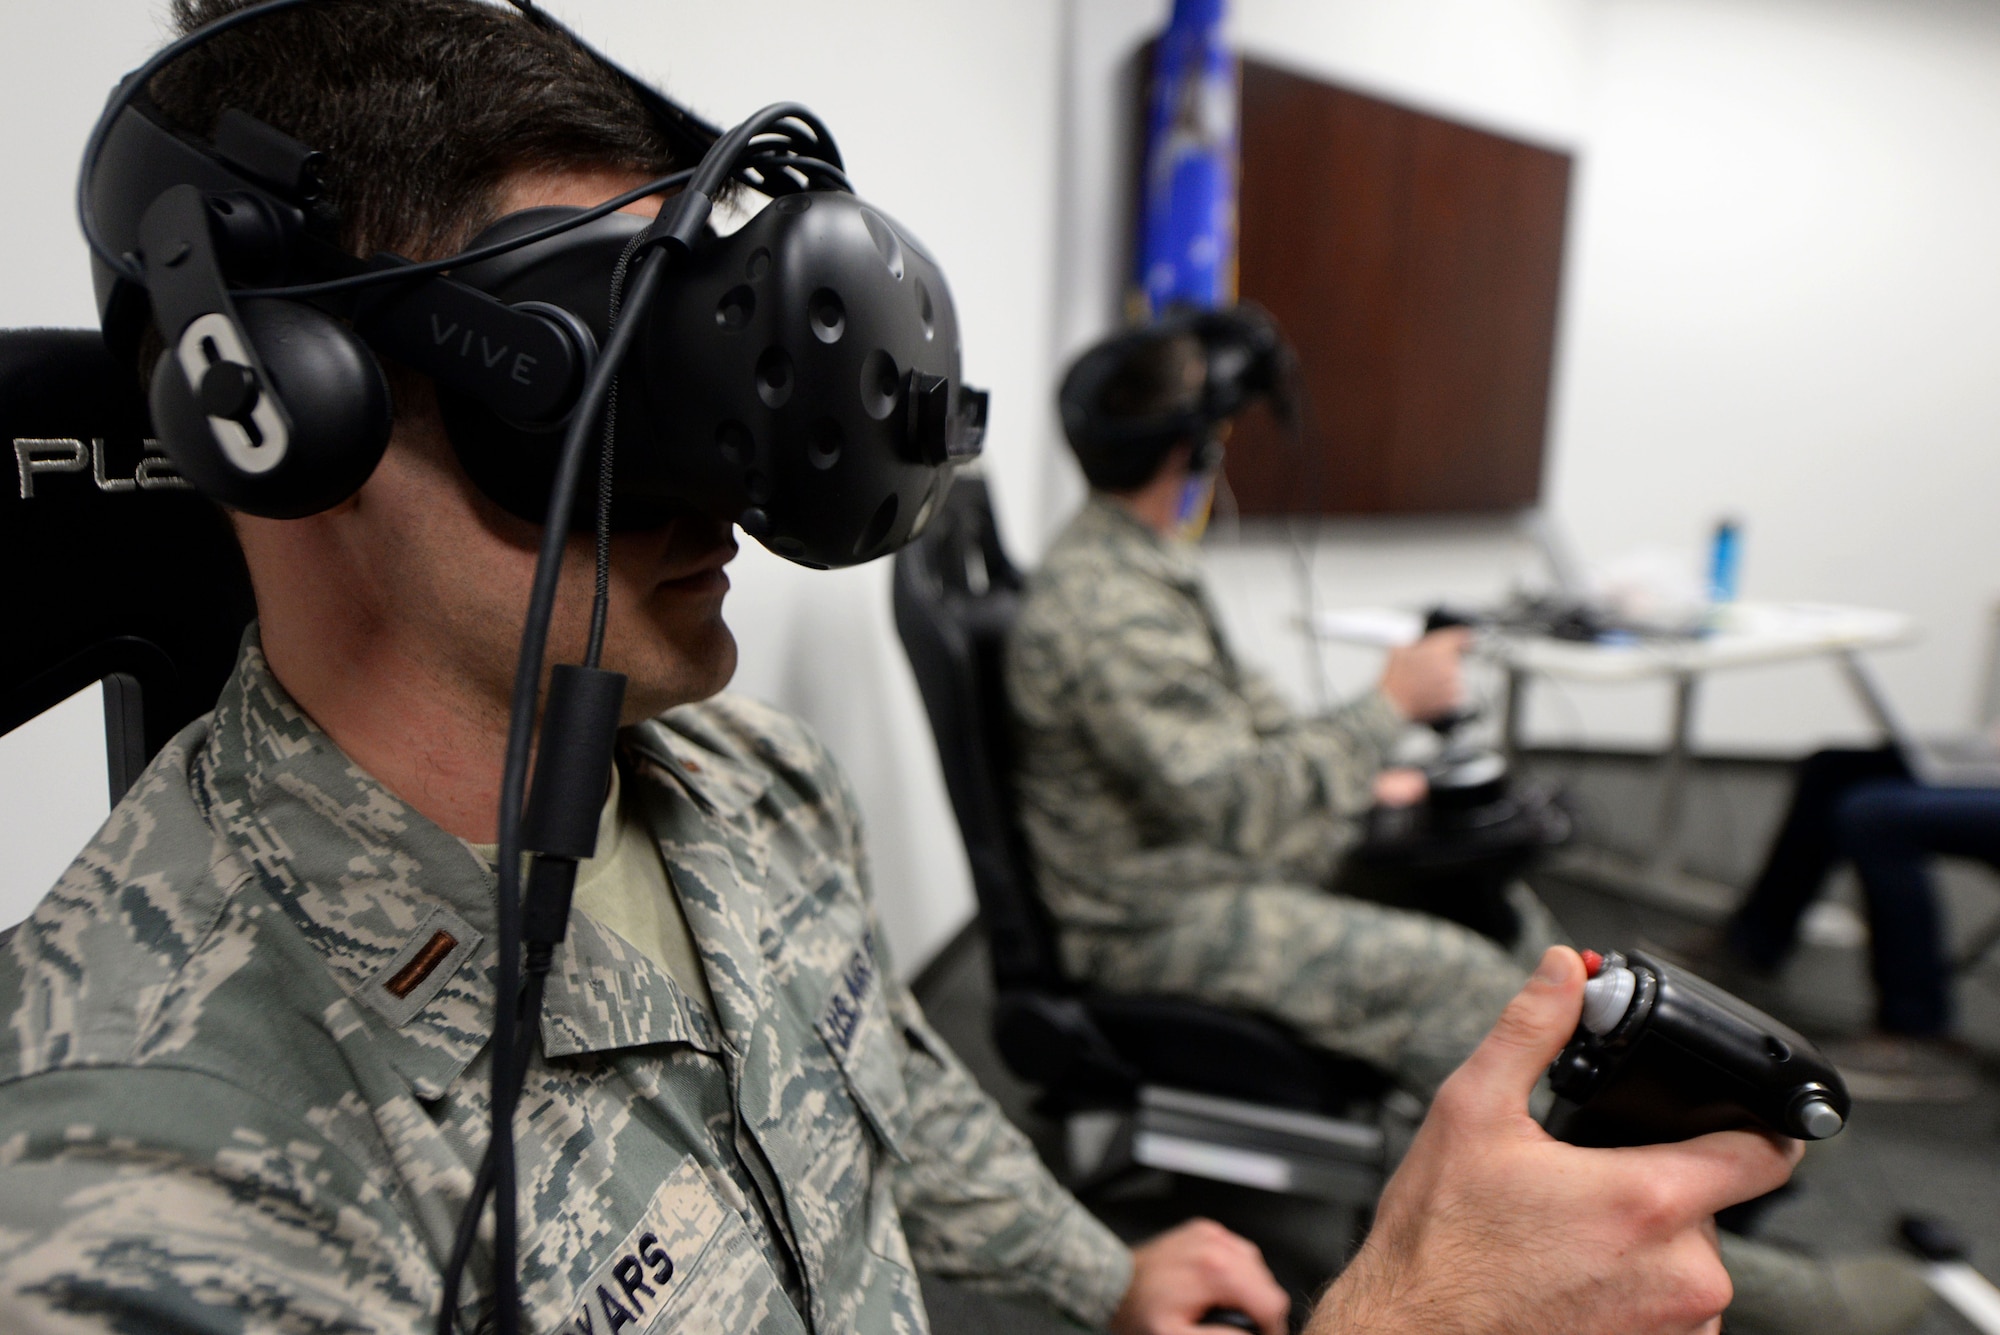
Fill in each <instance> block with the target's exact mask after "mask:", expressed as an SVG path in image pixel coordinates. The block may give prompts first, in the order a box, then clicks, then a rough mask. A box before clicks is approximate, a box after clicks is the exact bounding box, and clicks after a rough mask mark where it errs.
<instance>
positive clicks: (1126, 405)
mask: <svg viewBox="0 0 2000 1335" xmlns="http://www.w3.org/2000/svg"><path fill="white" fill-rule="evenodd" d="M1207 385H1208V354H1207V352H1206V351H1205V350H1204V349H1203V347H1202V345H1201V340H1200V339H1198V338H1196V337H1195V336H1194V335H1193V334H1176V335H1174V336H1172V337H1170V338H1161V339H1149V340H1144V341H1141V342H1139V343H1138V344H1137V345H1136V346H1135V347H1134V348H1133V349H1132V351H1131V355H1129V356H1128V357H1126V358H1125V359H1124V360H1123V361H1122V362H1121V363H1120V364H1119V366H1118V369H1117V370H1115V371H1113V372H1112V373H1111V375H1110V376H1109V377H1108V378H1107V379H1106V380H1105V382H1104V389H1103V391H1102V393H1101V395H1100V397H1099V398H1098V407H1099V410H1100V411H1102V412H1103V413H1104V414H1105V415H1106V416H1108V417H1120V418H1134V417H1163V416H1170V415H1174V414H1179V413H1187V412H1192V411H1194V410H1195V409H1196V408H1198V407H1200V406H1201V392H1202V390H1203V389H1204V388H1206V387H1207Z"/></svg>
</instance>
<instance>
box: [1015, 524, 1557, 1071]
mask: <svg viewBox="0 0 2000 1335" xmlns="http://www.w3.org/2000/svg"><path fill="white" fill-rule="evenodd" d="M1007 685H1008V691H1009V694H1010V696H1011V698H1012V701H1013V705H1014V711H1015V721H1016V737H1017V744H1018V758H1017V774H1016V781H1017V784H1018V792H1019V800H1020V804H1021V817H1022V821H1023V824H1024V825H1025V827H1026V830H1027V836H1028V843H1029V847H1030V849H1031V851H1032V853H1033V855H1034V859H1035V864H1036V868H1037V872H1038V874H1039V877H1040V882H1041V889H1042V894H1043V896H1044V898H1045V899H1046V901H1047V903H1048V906H1049V908H1050V910H1051V911H1052V913H1053V914H1054V916H1055V918H1056V920H1057V922H1058V924H1059V925H1060V927H1061V934H1062V942H1063V949H1064V953H1065V956H1066V958H1067V962H1068V965H1069V967H1070V968H1071V969H1072V970H1073V971H1074V972H1075V973H1076V974H1078V975H1079V976H1081V977H1084V978H1087V979H1089V980H1090V981H1092V982H1094V983H1096V984H1098V985H1100V986H1103V987H1106V988H1110V989H1113V990H1117V991H1126V992H1178V993H1184V994H1188V995H1193V996H1198V997H1202V998H1205V999H1208V1000H1211V1001H1215V1002H1218V1003H1221V1004H1225V1005H1236V1006H1242V1007H1245V1008H1248V1009H1253V1010H1258V1011H1262V1012H1265V1013H1267V1014H1270V1015H1272V1016H1275V1017H1276V1018H1278V1019H1281V1020H1283V1021H1285V1022H1286V1023H1288V1024H1290V1025H1292V1026H1293V1027H1295V1028H1296V1029H1298V1030H1299V1031H1300V1032H1301V1033H1303V1034H1305V1035H1306V1036H1307V1037H1309V1038H1311V1039H1313V1040H1314V1041H1315V1042H1318V1043H1321V1044H1323V1045H1325V1046H1326V1047H1328V1048H1330V1049H1333V1050H1335V1051H1337V1052H1341V1053H1344V1054H1346V1055H1349V1056H1353V1057H1359V1058H1362V1059H1365V1060H1367V1061H1371V1062H1374V1063H1376V1064H1377V1065H1379V1066H1382V1067H1384V1068H1386V1069H1388V1070H1390V1071H1392V1072H1394V1073H1395V1074H1396V1075H1397V1077H1398V1078H1399V1079H1400V1080H1402V1081H1403V1082H1404V1083H1406V1084H1408V1085H1409V1086H1410V1087H1412V1088H1413V1089H1415V1090H1417V1091H1419V1092H1422V1093H1425V1094H1428V1093H1429V1092H1430V1091H1432V1090H1434V1089H1435V1088H1436V1087H1437V1085H1438V1083H1439V1082H1440V1081H1442V1080H1443V1079H1444V1077H1445V1076H1446V1075H1448V1074H1449V1073H1450V1072H1451V1071H1452V1069H1453V1068H1454V1067H1456V1066H1457V1065H1458V1063H1459V1062H1461V1061H1463V1060H1464V1059H1465V1057H1466V1055H1467V1054H1468V1053H1470V1052H1471V1051H1472V1049H1473V1048H1474V1047H1475V1046H1476V1045H1477V1044H1478V1042H1479V1040H1480V1039H1481V1038H1482V1037H1483V1036H1484V1035H1485V1033H1486V1031H1487V1029H1488V1028H1490V1027H1491V1026H1492V1023H1493V1021H1494V1020H1495V1019H1496V1018H1497V1017H1498V1016H1499V1014H1500V1011H1501V1010H1502V1008H1504V1007H1505V1005H1506V1004H1507V1001H1508V999H1509V998H1511V997H1512V996H1513V995H1514V993H1515V992H1516V991H1518V990H1519V988H1520V986H1521V983H1522V982H1523V981H1524V980H1525V979H1526V977H1527V967H1526V966H1525V965H1524V963H1523V961H1526V962H1527V963H1528V964H1532V961H1533V960H1534V959H1535V958H1536V957H1538V956H1539V955H1540V953H1541V950H1542V949H1543V948H1544V947H1545V946H1546V945H1547V944H1548V943H1549V941H1550V939H1551V935H1552V930H1553V927H1552V924H1551V923H1550V920H1549V918H1548V915H1547V912H1546V911H1545V910H1544V909H1542V907H1541V906H1540V904H1539V903H1538V902H1535V901H1534V900H1533V897H1532V896H1531V895H1529V894H1528V893H1527V891H1526V890H1525V889H1524V888H1522V889H1517V890H1516V891H1515V892H1514V894H1515V900H1516V905H1515V906H1516V909H1517V912H1519V913H1520V915H1521V918H1522V922H1523V930H1522V932H1521V934H1520V940H1519V942H1518V943H1517V945H1516V947H1515V949H1514V952H1513V955H1512V957H1510V956H1509V954H1508V953H1507V952H1505V951H1503V950H1501V948H1500V947H1499V946H1497V945H1495V944H1494V943H1493V942H1492V941H1490V940H1488V939H1487V938H1486V937H1483V936H1480V935H1478V934H1477V933H1475V932H1472V931H1469V930H1467V929H1465V928H1463V927H1460V926H1458V925H1457V924H1455V923H1451V922H1447V921H1445V920H1444V919H1442V918H1437V917H1433V916H1431V915H1428V914H1422V913H1411V912H1405V911H1402V910H1398V909H1393V908H1386V907H1383V906H1380V905H1377V904H1373V903H1368V902H1364V901H1361V900H1356V899H1352V898H1348V897H1345V896H1340V895H1336V894H1331V893H1329V892H1328V891H1327V890H1325V889H1324V888H1323V887H1325V886H1327V885H1329V884H1331V883H1332V882H1333V880H1334V876H1335V872H1336V870H1337V868H1338V866H1339V863H1340V860H1341V856H1342V854H1343V853H1344V852H1345V851H1346V850H1347V848H1348V847H1349V846H1351V845H1352V843H1353V842H1354V839H1355V837H1356V835H1357V833H1358V824H1357V819H1356V818H1357V817H1358V816H1359V815H1360V814H1361V813H1362V812H1363V811H1365V810H1366V809H1367V807H1368V805H1369V803H1370V802H1371V800H1372V798H1371V794H1370V785H1371V783H1372V781H1373V779H1374V777H1375V775H1376V773H1377V772H1378V771H1380V770H1381V769H1382V768H1383V766H1384V764H1385V759H1386V753H1387V749H1388V747H1389V745H1390V744H1391V742H1392V741H1393V740H1394V739H1395V737H1396V734H1397V732H1398V731H1399V730H1400V729H1401V727H1402V722H1401V719H1400V718H1399V716H1398V715H1397V714H1396V711H1395V710H1394V708H1393V707H1392V706H1391V705H1390V704H1389V702H1388V700H1387V699H1386V698H1384V697H1383V696H1382V694H1381V693H1380V692H1379V691H1376V692H1371V693H1369V694H1368V695H1366V696H1363V697H1362V698H1361V699H1359V700H1356V701H1354V702H1352V703H1350V704H1348V705H1346V706H1344V707H1342V708H1340V709H1337V710H1335V711H1333V712H1332V713H1330V714H1327V715H1325V716H1322V717H1317V718H1304V717H1300V716H1298V715H1297V714H1295V713H1293V712H1292V710H1291V709H1290V708H1289V707H1288V706H1287V705H1286V704H1285V703H1284V701H1283V700H1282V699H1281V698H1280V697H1279V695H1278V694H1277V692H1276V691H1275V690H1274V689H1273V688H1272V686H1271V685H1270V684H1269V683H1268V682H1267V681H1265V680H1264V679H1263V678H1262V677H1261V676H1260V675H1259V674H1257V673H1256V672H1254V671H1252V670H1250V669H1248V668H1245V667H1244V666H1243V665H1241V664H1239V663H1238V662H1237V661H1236V659H1235V658H1234V657H1233V656H1232V655H1231V653H1230V651H1229V646H1228V644H1227V643H1226V642H1225V641H1224V639H1223V635H1222V630H1221V627H1220V625H1219V624H1218V622H1217V620H1216V617H1215V614H1214V611H1213V609H1212V608H1211V607H1210V606H1209V602H1208V595H1207V593H1206V591H1205V589H1204V587H1203V584H1202V580H1201V573H1200V567H1199V564H1198V562H1197V560H1196V557H1195V553H1194V550H1193V548H1192V547H1190V546H1187V545H1185V544H1178V543H1171V542H1168V541H1166V540H1164V539H1162V538H1161V537H1160V536H1158V535H1157V534H1155V533H1154V532H1153V531H1152V530H1151V529H1149V528H1148V527H1146V526H1145V525H1144V524H1143V523H1141V522H1140V521H1139V520H1137V519H1135V518H1133V517H1132V516H1131V515H1128V514H1127V513H1125V512H1124V511H1123V510H1121V509H1120V508H1118V507H1117V506H1116V505H1115V504H1113V503H1112V502H1110V501H1108V500H1106V499H1105V498H1103V497H1101V496H1092V498H1091V499H1090V501H1089V502H1088V503H1087V504H1086V505H1085V506H1084V508H1083V510H1082V512H1081V513H1079V514H1078V515H1077V516H1076V518H1075V519H1074V520H1073V521H1072V522H1071V523H1070V525H1069V527H1068V528H1067V529H1065V530H1064V532H1063V534H1062V535H1061V536H1060V537H1059V538H1057V540H1056V542H1055V544H1054V546H1052V547H1051V548H1050V549H1049V554H1048V557H1047V559H1046V560H1045V561H1044V562H1043V564H1042V568H1041V569H1040V570H1038V571H1037V572H1036V573H1035V574H1034V576H1033V577H1032V578H1031V579H1030V580H1029V582H1028V588H1027V594H1026V597H1025V599H1024V600H1023V603H1022V606H1021V612H1020V618H1019V620H1018V621H1017V623H1016V625H1015V627H1014V632H1013V636H1012V639H1011V640H1010V642H1009V644H1008V654H1007Z"/></svg>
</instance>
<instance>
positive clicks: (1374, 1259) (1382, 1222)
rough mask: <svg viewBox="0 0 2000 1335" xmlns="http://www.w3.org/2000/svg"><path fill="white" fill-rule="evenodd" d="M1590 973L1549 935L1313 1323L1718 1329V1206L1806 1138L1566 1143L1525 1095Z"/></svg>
mask: <svg viewBox="0 0 2000 1335" xmlns="http://www.w3.org/2000/svg"><path fill="white" fill-rule="evenodd" d="M1583 983H1584V971H1583V961H1582V960H1581V959H1579V958H1578V957H1577V954H1576V952H1575V951H1572V950H1569V949H1567V948H1565V947H1561V946H1558V947H1555V948H1553V949H1551V950H1550V951H1549V952H1548V954H1546V955H1544V956H1543V957H1542V963H1541V966H1540V967H1539V968H1538V969H1537V970H1536V972H1535V976H1534V977H1533V978H1532V979H1530V980H1529V982H1528V985H1527V986H1526V987H1525V988H1523V989H1522V990H1521V993H1520V994H1519V995H1518V996H1516V997H1515V998H1514V1000H1513V1001H1512V1002H1511V1003H1510V1004H1509V1005H1508V1007H1507V1010H1506V1013H1505V1014H1503V1015H1502V1016H1501V1017H1500V1021H1499V1023H1498V1024H1496V1025H1494V1026H1493V1032H1492V1033H1490V1034H1488V1035H1487V1037H1486V1040H1485V1042H1483V1043H1481V1044H1480V1045H1479V1048H1478V1050H1477V1051H1475V1052H1474V1053H1473V1054H1472V1056H1471V1057H1470V1058H1468V1059H1467V1060H1466V1063H1465V1065H1463V1066H1461V1067H1460V1068H1459V1069H1458V1070H1457V1071H1456V1072H1455V1073H1453V1075H1452V1076H1451V1078H1450V1079H1449V1080H1447V1081H1445V1083H1444V1086H1443V1088H1441V1089H1440V1090H1439V1091H1438V1095H1437V1098H1436V1100H1435V1101H1434V1102H1433V1103H1432V1104H1431V1111H1430V1116H1429V1117H1428V1118H1426V1119H1425V1121H1424V1125H1423V1127H1422V1129H1421V1130H1419V1131H1418V1133H1417V1137H1416V1140H1415V1141H1414V1142H1413V1143H1412V1144H1411V1146H1410V1152H1409V1155H1408V1156H1407V1157H1406V1158H1405V1159H1404V1160H1403V1165H1402V1167H1401V1168H1400V1169H1398V1170H1397V1172H1396V1176H1395V1177H1394V1178H1393V1179H1392V1180H1391V1181H1390V1183H1389V1187H1388V1189H1387V1190H1386V1191H1385V1192H1384V1193H1383V1195H1382V1202H1381V1205H1380V1207H1379V1209H1378V1210H1377V1212H1376V1216H1375V1221H1376V1222H1375V1228H1374V1231H1373V1232H1372V1233H1370V1234H1369V1236H1368V1240H1367V1242H1366V1243H1365V1244H1363V1246H1362V1249H1361V1251H1360V1253H1359V1254H1358V1255H1357V1256H1356V1257H1355V1260H1354V1262H1353V1264H1352V1265H1350V1266H1349V1267H1348V1268H1347V1271H1346V1273H1345V1274H1343V1275H1342V1276H1341V1277H1340V1280H1339V1281H1338V1282H1337V1283H1336V1284H1335V1285H1334V1286H1333V1288H1332V1289H1331V1290H1329V1291H1328V1293H1327V1295H1326V1297H1325V1299H1324V1300H1323V1301H1322V1302H1321V1303H1320V1305H1319V1308H1318V1310H1317V1311H1316V1312H1315V1313H1314V1317H1313V1321H1312V1323H1311V1324H1310V1325H1309V1326H1308V1327H1307V1330H1308V1332H1309V1335H1335V1333H1336V1332H1347V1331H1368V1332H1403V1331H1408V1332H1412V1335H1414V1333H1415V1332H1419V1331H1423V1332H1430V1331H1478V1332H1481V1335H1511V1333H1512V1332H1520V1333H1521V1335H1528V1333H1529V1332H1534V1333H1535V1335H1540V1332H1543V1331H1549V1330H1562V1331H1565V1332H1574V1335H1669V1333H1670V1332H1671V1333H1672V1335H1685V1333H1686V1332H1693V1331H1703V1332H1714V1331H1716V1330H1719V1329H1720V1326H1721V1313H1722V1310H1723V1308H1725V1307H1727V1306H1728V1305H1729V1299H1730V1296H1731V1290H1730V1285H1729V1276H1728V1275H1727V1274H1725V1273H1724V1272H1723V1269H1722V1261H1721V1258H1720V1257H1719V1256H1718V1255H1717V1252H1716V1245H1715V1217H1714V1216H1715V1212H1716V1211H1717V1210H1720V1209H1722V1208H1724V1207H1725V1206H1729V1205H1733V1204H1735V1203H1737V1202H1738V1201H1745V1200H1749V1199H1750V1198H1751V1197H1753V1196H1761V1195H1763V1194H1764V1193H1765V1192H1767V1191H1770V1190H1772V1189H1774V1188H1775V1187H1777V1186H1778V1185H1779V1184H1781V1183H1782V1182H1784V1180H1785V1179H1786V1178H1788V1177H1790V1176H1791V1172H1792V1167H1793V1165H1795V1164H1796V1163H1797V1162H1798V1159H1799V1155H1800V1153H1801V1152H1802V1150H1803V1147H1802V1146H1801V1145H1800V1144H1799V1143H1798V1142H1797V1141H1792V1140H1781V1139H1778V1138H1774V1137H1769V1136H1763V1135H1758V1134H1756V1133H1753V1132H1748V1131H1721V1132H1717V1133H1715V1134H1713V1135H1707V1136H1701V1137H1698V1138H1697V1139H1694V1140H1689V1141H1685V1142H1682V1143H1681V1144H1678V1145H1647V1146H1642V1147H1637V1148H1632V1149H1613V1150H1599V1149H1580V1148H1578V1147H1576V1146H1574V1145H1565V1144H1562V1143H1560V1142H1559V1141H1557V1140H1555V1139H1553V1138H1552V1137H1551V1136H1550V1135H1549V1134H1548V1133H1547V1132H1545V1131H1544V1130H1542V1128H1541V1127H1540V1126H1538V1125H1537V1124H1536V1123H1535V1121H1534V1120H1533V1119H1532V1118H1531V1117H1530V1116H1529V1115H1528V1095H1529V1093H1530V1092H1531V1091H1532V1090H1533V1088H1534V1086H1535V1081H1536V1080H1537V1079H1538V1078H1539V1077H1540V1075H1541V1074H1542V1072H1543V1071H1544V1070H1545V1069H1546V1068H1547V1067H1548V1064H1549V1063H1550V1062H1551V1061H1552V1060H1554V1058H1555V1056H1556V1054H1557V1053H1558V1052H1560V1051H1561V1050H1562V1047H1563V1045H1564V1044H1565V1043H1567V1042H1568V1041H1569V1038H1570V1036H1571V1035H1572V1034H1573V1033H1574V1032H1575V1030H1576V1022H1577V1017H1578V1015H1579V1014H1580V1013H1581V1011H1582V1007H1583Z"/></svg>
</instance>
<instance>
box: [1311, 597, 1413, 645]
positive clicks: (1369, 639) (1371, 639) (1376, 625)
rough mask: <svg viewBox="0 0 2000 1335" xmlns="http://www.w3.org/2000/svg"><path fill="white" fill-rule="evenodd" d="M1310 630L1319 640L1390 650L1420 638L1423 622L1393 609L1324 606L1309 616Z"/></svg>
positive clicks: (1410, 614)
mask: <svg viewBox="0 0 2000 1335" xmlns="http://www.w3.org/2000/svg"><path fill="white" fill-rule="evenodd" d="M1312 630H1313V634H1315V635H1317V636H1319V637H1320V638H1321V639H1323V640H1333V641H1336V642H1338V643H1341V644H1360V645H1367V646H1369V647H1372V648H1376V649H1394V648H1396V647H1397V646H1399V645H1405V644H1415V643H1416V642H1417V641H1418V640H1420V639H1422V638H1423V634H1424V619H1423V617H1422V616H1421V615H1419V614H1418V613H1416V612H1410V611H1405V610H1403V609H1401V608H1396V607H1326V608H1321V609H1320V610H1319V611H1317V612H1314V613H1313V618H1312Z"/></svg>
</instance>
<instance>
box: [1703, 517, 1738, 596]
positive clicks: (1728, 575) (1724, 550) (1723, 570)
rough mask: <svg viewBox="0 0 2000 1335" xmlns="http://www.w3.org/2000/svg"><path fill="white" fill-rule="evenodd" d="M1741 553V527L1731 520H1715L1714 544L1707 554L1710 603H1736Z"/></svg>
mask: <svg viewBox="0 0 2000 1335" xmlns="http://www.w3.org/2000/svg"><path fill="white" fill-rule="evenodd" d="M1742 552H1743V535H1742V525H1740V524H1738V523H1737V522H1736V520H1734V519H1732V518H1727V517H1725V518H1723V519H1719V520H1717V521H1716V524H1715V542H1714V543H1713V545H1711V546H1710V548H1709V554H1708V600H1709V601H1710V602H1711V603H1733V602H1735V601H1736V577H1737V568H1738V565H1739V563H1740V560H1741V557H1742Z"/></svg>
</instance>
